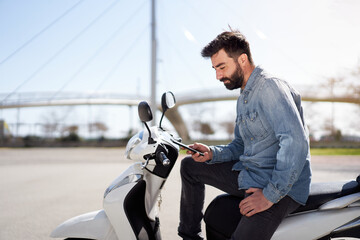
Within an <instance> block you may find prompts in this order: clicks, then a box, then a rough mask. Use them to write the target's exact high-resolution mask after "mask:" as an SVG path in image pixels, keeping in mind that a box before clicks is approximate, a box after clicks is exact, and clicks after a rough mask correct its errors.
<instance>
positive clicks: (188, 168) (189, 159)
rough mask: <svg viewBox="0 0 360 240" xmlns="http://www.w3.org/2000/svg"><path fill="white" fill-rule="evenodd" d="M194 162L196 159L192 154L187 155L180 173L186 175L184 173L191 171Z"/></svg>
mask: <svg viewBox="0 0 360 240" xmlns="http://www.w3.org/2000/svg"><path fill="white" fill-rule="evenodd" d="M194 163H195V161H194V159H193V158H192V157H190V156H187V157H185V158H184V159H183V160H182V161H181V165H180V174H181V175H184V174H188V173H190V172H191V170H192V169H193V165H194Z"/></svg>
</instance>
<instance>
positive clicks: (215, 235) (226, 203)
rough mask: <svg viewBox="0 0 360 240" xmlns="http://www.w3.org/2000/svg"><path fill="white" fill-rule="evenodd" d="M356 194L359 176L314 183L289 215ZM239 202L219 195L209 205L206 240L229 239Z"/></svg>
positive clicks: (358, 187)
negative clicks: (349, 179)
mask: <svg viewBox="0 0 360 240" xmlns="http://www.w3.org/2000/svg"><path fill="white" fill-rule="evenodd" d="M356 192H360V175H359V176H358V177H357V179H356V181H350V182H345V183H344V182H336V183H314V184H312V185H311V190H310V194H309V198H308V200H307V202H306V205H305V206H300V207H299V208H298V209H296V210H295V211H294V212H293V213H291V214H295V213H300V212H305V211H312V210H316V209H317V208H319V207H320V206H321V205H322V204H324V203H326V202H328V201H330V200H333V199H336V198H339V197H343V196H346V195H350V194H352V193H356ZM241 200H242V199H241V198H239V197H235V196H232V195H229V194H221V195H219V196H217V197H216V198H215V199H214V200H213V201H212V202H211V203H210V204H209V206H208V207H207V209H206V212H205V215H204V221H205V223H206V232H207V233H206V234H207V237H208V239H211V240H212V239H216V240H220V239H221V240H222V239H228V238H230V236H231V234H232V233H233V232H234V230H235V229H236V226H237V224H238V222H239V221H240V219H241V216H242V215H241V214H240V211H239V203H240V201H241ZM291 214H290V215H291Z"/></svg>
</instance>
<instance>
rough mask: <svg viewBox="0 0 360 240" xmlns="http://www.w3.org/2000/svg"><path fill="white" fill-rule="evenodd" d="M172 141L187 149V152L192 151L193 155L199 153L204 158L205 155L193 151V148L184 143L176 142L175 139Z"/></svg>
mask: <svg viewBox="0 0 360 240" xmlns="http://www.w3.org/2000/svg"><path fill="white" fill-rule="evenodd" d="M172 141H173V142H174V143H176V144H177V145H179V146H181V147H183V148H185V149H187V150H190V151H192V152H193V153H199V154H200V155H201V156H204V153H202V152H199V151H198V150H195V149H193V148H191V147H189V146H187V145H185V144H183V143H182V142H178V141H176V140H174V139H172Z"/></svg>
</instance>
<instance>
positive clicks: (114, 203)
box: [103, 183, 136, 240]
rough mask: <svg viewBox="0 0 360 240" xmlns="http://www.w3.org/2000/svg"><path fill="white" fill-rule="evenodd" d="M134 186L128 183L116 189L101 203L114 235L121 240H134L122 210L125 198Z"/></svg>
mask: <svg viewBox="0 0 360 240" xmlns="http://www.w3.org/2000/svg"><path fill="white" fill-rule="evenodd" d="M135 185H136V183H129V184H126V185H123V186H121V187H118V188H116V189H115V190H113V191H111V192H110V193H109V194H108V195H107V196H106V198H105V199H104V203H103V206H104V209H105V212H106V214H107V215H108V217H109V220H110V221H111V223H112V225H113V227H114V230H115V232H116V235H117V236H119V238H120V237H121V238H122V239H129V240H136V236H135V234H134V232H133V229H132V227H131V225H130V223H129V220H128V218H127V216H126V213H125V209H124V201H125V198H126V196H127V194H128V193H129V192H130V191H131V189H132V188H133V187H134V186H135Z"/></svg>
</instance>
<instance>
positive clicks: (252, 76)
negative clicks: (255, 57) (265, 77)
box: [240, 66, 263, 93]
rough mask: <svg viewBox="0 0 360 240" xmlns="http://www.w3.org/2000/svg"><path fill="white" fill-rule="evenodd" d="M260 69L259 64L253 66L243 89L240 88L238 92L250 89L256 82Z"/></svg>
mask: <svg viewBox="0 0 360 240" xmlns="http://www.w3.org/2000/svg"><path fill="white" fill-rule="evenodd" d="M262 71H263V69H262V68H261V67H260V66H257V67H255V68H254V70H253V71H252V73H251V74H250V77H249V79H248V81H247V82H246V85H245V88H244V90H242V89H241V90H240V93H242V92H249V91H251V89H252V88H253V87H254V85H255V84H256V80H257V79H258V78H259V75H260V74H261V72H262Z"/></svg>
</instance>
